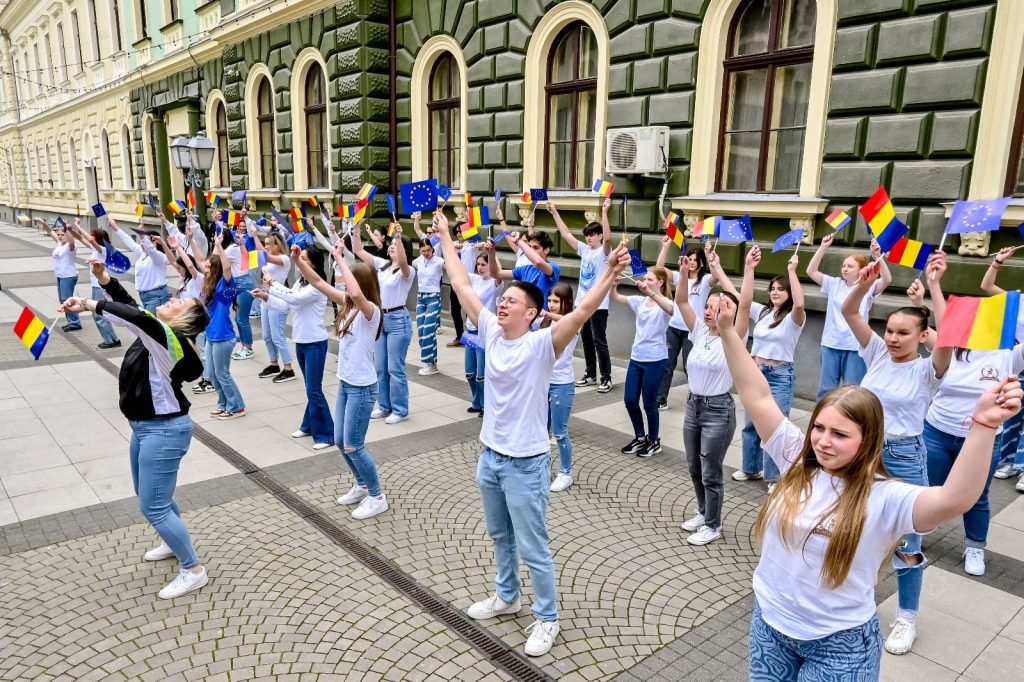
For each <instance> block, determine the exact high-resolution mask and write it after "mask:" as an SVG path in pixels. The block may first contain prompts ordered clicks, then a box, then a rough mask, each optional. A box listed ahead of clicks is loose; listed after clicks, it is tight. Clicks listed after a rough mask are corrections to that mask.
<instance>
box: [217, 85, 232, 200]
mask: <svg viewBox="0 0 1024 682" xmlns="http://www.w3.org/2000/svg"><path fill="white" fill-rule="evenodd" d="M213 121H214V124H213V130H214V142H215V143H216V145H217V184H218V185H219V186H220V187H229V186H230V185H231V157H230V156H229V154H230V152H229V151H228V112H227V109H226V108H225V106H224V102H223V101H219V102H217V104H216V105H214V108H213Z"/></svg>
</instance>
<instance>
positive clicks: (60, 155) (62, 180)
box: [57, 140, 67, 189]
mask: <svg viewBox="0 0 1024 682" xmlns="http://www.w3.org/2000/svg"><path fill="white" fill-rule="evenodd" d="M66 183H67V179H66V177H65V175H64V145H63V144H61V142H60V140H57V186H58V187H60V188H61V189H64V187H65V186H66Z"/></svg>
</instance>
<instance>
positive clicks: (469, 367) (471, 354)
mask: <svg viewBox="0 0 1024 682" xmlns="http://www.w3.org/2000/svg"><path fill="white" fill-rule="evenodd" d="M466 333H467V334H472V335H473V336H476V332H472V331H468V330H467V331H466ZM485 355H486V354H485V353H484V351H482V350H477V349H475V348H470V347H469V346H466V354H465V360H466V363H465V367H466V383H468V384H469V393H470V395H471V396H472V401H473V405H472V406H473V409H476V410H482V409H484V369H485V368H486V365H485V361H486V357H485Z"/></svg>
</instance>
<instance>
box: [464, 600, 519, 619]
mask: <svg viewBox="0 0 1024 682" xmlns="http://www.w3.org/2000/svg"><path fill="white" fill-rule="evenodd" d="M522 608H523V605H522V602H520V601H519V597H516V598H515V599H514V600H512V601H511V602H504V601H502V599H501V597H499V596H498V595H496V594H493V595H491V596H490V597H488V598H487V599H484V600H483V601H478V602H477V603H475V604H473V605H472V606H470V607H469V608H468V609H466V615H467V616H469V617H470V618H472V619H473V620H487V619H488V618H496V617H498V616H504V615H505V614H506V613H519V612H520V611H521V610H522Z"/></svg>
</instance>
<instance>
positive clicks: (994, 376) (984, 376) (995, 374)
mask: <svg viewBox="0 0 1024 682" xmlns="http://www.w3.org/2000/svg"><path fill="white" fill-rule="evenodd" d="M978 381H994V382H996V383H999V369H998V368H996V367H993V366H991V365H985V366H984V367H982V368H981V376H980V377H978Z"/></svg>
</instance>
